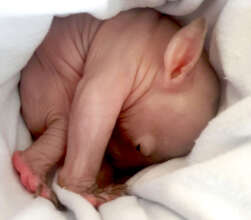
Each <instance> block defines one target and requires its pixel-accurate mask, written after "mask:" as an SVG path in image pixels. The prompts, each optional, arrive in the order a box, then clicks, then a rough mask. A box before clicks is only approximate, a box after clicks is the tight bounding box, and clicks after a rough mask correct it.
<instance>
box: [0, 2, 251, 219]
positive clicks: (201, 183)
mask: <svg viewBox="0 0 251 220" xmlns="http://www.w3.org/2000/svg"><path fill="white" fill-rule="evenodd" d="M146 6H148V7H155V8H157V9H158V10H160V11H162V12H164V13H166V14H170V15H173V16H175V17H176V19H177V20H179V21H180V22H181V23H188V22H189V21H190V20H191V19H193V18H195V17H198V16H202V15H203V16H205V17H206V18H207V20H208V23H209V27H210V30H209V33H208V36H207V45H206V47H207V50H208V51H209V55H210V61H211V63H212V65H213V66H214V68H215V69H216V70H217V72H218V73H219V76H220V78H221V81H222V85H223V87H222V100H221V108H220V113H219V114H218V115H217V117H216V118H215V119H213V120H212V121H211V122H210V123H209V124H208V126H207V127H206V129H205V130H204V131H203V132H202V134H201V135H200V137H199V138H198V140H197V141H196V145H195V147H194V149H193V151H192V152H191V153H190V154H189V155H188V156H187V157H184V158H178V159H173V160H170V161H167V162H165V163H163V164H161V165H158V166H153V167H149V168H147V169H145V170H143V171H142V172H140V173H139V174H137V175H136V176H134V177H133V178H132V179H131V180H130V181H129V185H130V192H131V196H124V197H121V198H119V199H116V200H114V201H112V202H109V203H106V204H104V205H103V206H101V207H100V209H99V211H97V210H95V209H94V208H93V207H92V206H91V205H90V204H89V203H88V202H87V201H86V200H84V199H83V198H82V197H80V196H79V195H76V194H74V193H72V192H69V191H66V190H64V189H62V188H60V187H59V186H57V185H56V184H54V188H55V191H56V193H57V195H58V197H59V199H60V200H61V202H62V203H64V204H65V205H66V206H67V207H68V208H69V210H71V211H68V212H59V211H57V210H56V209H55V208H54V206H53V205H52V204H51V203H50V202H49V201H47V200H45V199H43V198H36V199H34V198H33V197H32V196H31V195H30V194H29V193H27V192H26V191H25V190H24V189H23V187H22V186H21V185H20V183H19V180H18V178H17V176H16V174H15V172H14V170H13V168H12V165H11V161H10V158H11V155H12V153H13V151H14V150H16V149H23V148H24V147H27V146H28V145H29V144H30V143H31V140H30V136H29V133H28V131H27V129H26V127H25V125H24V122H23V121H22V118H21V115H20V113H19V110H20V101H19V96H18V81H19V73H20V70H21V69H22V67H23V66H25V64H26V62H27V61H28V59H29V58H30V57H31V55H32V53H33V52H34V50H35V49H36V47H37V46H38V45H39V44H40V43H41V41H42V40H43V38H44V36H45V35H46V33H47V31H48V29H49V27H50V24H51V21H52V19H53V15H60V16H61V15H64V16H65V15H67V14H71V13H76V12H89V13H91V14H93V15H94V16H97V17H98V18H101V19H105V18H109V17H111V16H114V15H116V14H117V13H118V12H119V11H122V10H126V9H129V8H133V7H146ZM0 30H1V31H0V94H1V96H0V112H1V114H0V219H4V220H9V219H13V220H30V219H33V220H40V219H43V220H51V219H53V220H85V219H88V220H96V219H97V220H99V219H104V220H106V219H107V220H113V219H114V220H117V219H120V220H122V219H126V220H127V219H137V220H144V219H146V220H151V219H158V220H162V219H163V220H164V219H170V220H180V219H193V220H200V219H202V220H217V219H219V220H222V219H228V220H231V219H235V220H236V219H238V220H244V219H251V190H250V189H251V160H250V157H251V156H250V155H251V96H250V95H251V62H250V58H251V1H249V0H238V1H236V0H228V1H227V0H204V1H203V0H193V1H191V0H93V1H83V0H81V1H80V0H71V1H66V0H61V1H57V0H55V1H45V0H44V1H41V0H38V1H30V0H22V1H20V0H19V1H18V0H8V1H4V2H1V4H0Z"/></svg>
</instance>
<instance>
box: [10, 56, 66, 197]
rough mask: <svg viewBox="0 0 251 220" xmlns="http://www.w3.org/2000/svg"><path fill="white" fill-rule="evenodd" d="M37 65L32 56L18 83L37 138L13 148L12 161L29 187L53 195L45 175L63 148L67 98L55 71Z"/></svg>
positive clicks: (25, 110) (28, 123)
mask: <svg viewBox="0 0 251 220" xmlns="http://www.w3.org/2000/svg"><path fill="white" fill-rule="evenodd" d="M38 67H39V62H38V60H37V59H36V58H35V57H33V58H32V59H31V61H30V63H29V64H28V66H27V67H26V69H25V70H24V71H23V73H22V78H21V84H20V95H21V101H22V113H23V117H24V120H25V122H26V125H27V127H28V129H29V130H30V132H31V133H32V135H33V136H35V137H36V140H35V142H34V143H33V144H32V145H31V146H30V147H29V148H27V149H26V150H24V151H16V152H15V153H14V154H13V157H12V162H13V166H14V167H15V169H16V171H17V172H18V174H19V177H20V180H21V182H22V184H23V185H24V187H25V188H26V189H27V190H28V191H30V192H32V193H36V194H39V195H41V196H43V197H46V198H48V199H53V198H52V195H53V194H52V191H51V190H50V187H48V185H47V179H48V178H47V175H48V173H49V172H50V171H51V170H52V168H53V167H55V165H56V164H57V163H58V162H59V161H60V159H61V158H62V157H63V155H64V152H65V145H66V135H67V122H68V118H67V117H68V111H69V106H70V102H69V101H67V100H68V99H67V98H66V95H65V91H64V89H63V86H62V83H61V81H60V80H59V79H58V78H57V77H56V75H53V74H49V73H48V71H46V69H45V68H38Z"/></svg>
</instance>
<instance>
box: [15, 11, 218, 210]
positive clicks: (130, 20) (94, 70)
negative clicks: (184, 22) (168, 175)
mask: <svg viewBox="0 0 251 220" xmlns="http://www.w3.org/2000/svg"><path fill="white" fill-rule="evenodd" d="M205 32H206V25H205V22H204V21H203V20H202V19H198V20H196V21H194V22H192V23H191V24H190V25H188V26H186V27H184V28H182V29H180V27H179V26H178V25H176V24H175V23H174V22H173V21H171V20H170V19H168V18H167V17H166V16H163V15H160V14H159V13H157V12H155V11H153V10H150V9H136V10H131V11H128V12H123V13H120V14H119V15H118V16H116V17H114V18H112V19H109V20H107V21H99V20H97V19H95V18H93V17H91V16H89V15H86V14H78V15H72V16H69V17H66V18H55V19H54V21H53V24H52V26H51V29H50V31H49V33H48V35H47V37H46V38H45V40H44V41H43V43H42V44H41V45H40V47H39V48H38V49H37V50H36V52H35V53H34V55H33V57H32V58H31V60H30V61H29V63H28V64H27V66H26V67H25V68H24V69H23V71H22V76H21V83H20V94H21V102H22V114H23V117H24V120H25V122H26V124H27V126H28V128H29V130H30V132H31V133H32V135H33V137H34V140H35V142H34V143H33V144H32V145H31V146H30V147H29V148H28V149H26V150H25V151H17V152H15V153H14V155H13V164H14V167H15V168H16V170H17V171H18V173H19V174H20V179H21V182H22V183H23V185H24V186H25V187H26V188H27V189H28V190H29V191H31V192H33V193H37V194H39V195H41V196H43V197H46V198H48V199H51V200H55V198H54V194H53V192H52V191H51V188H50V187H49V185H48V184H47V174H48V173H49V172H50V171H51V169H52V168H53V167H54V166H55V165H58V164H60V163H59V162H60V161H61V162H62V161H64V164H63V166H62V168H60V170H59V173H58V183H59V185H61V186H62V187H65V188H67V189H69V190H71V191H73V192H76V193H79V194H81V195H82V196H83V197H85V198H86V199H87V200H89V201H90V202H91V203H92V204H93V205H94V206H98V205H100V204H102V203H103V202H105V201H109V200H112V199H114V198H116V197H117V196H119V195H121V194H123V192H124V188H123V187H122V188H121V187H120V186H117V185H110V184H114V183H117V182H119V181H116V180H115V179H114V176H116V175H114V172H117V173H120V174H121V173H123V170H133V171H136V170H138V168H141V167H145V166H148V165H151V164H154V163H159V162H163V161H166V160H168V159H170V158H174V157H180V156H183V155H186V154H187V153H188V152H189V151H190V150H191V148H192V147H193V145H194V141H195V139H196V138H197V137H198V135H199V134H200V132H201V131H202V129H203V128H204V127H205V126H206V125H207V123H208V121H209V120H210V119H211V118H212V117H214V115H215V114H216V109H217V102H218V95H219V84H218V80H217V78H216V76H215V73H214V71H213V70H212V68H211V67H210V65H209V64H208V61H207V57H206V55H205V54H202V48H203V43H204V38H205ZM201 54H202V55H201ZM104 157H105V158H106V159H104V160H103V158H104ZM63 159H65V160H63ZM102 161H103V163H102ZM114 169H116V170H117V171H114ZM118 170H120V171H119V172H118ZM132 173H133V172H132ZM120 176H122V177H123V175H120ZM125 179H126V178H124V179H123V178H122V180H121V182H123V180H125ZM95 183H97V184H98V185H99V187H106V188H105V189H104V190H103V191H99V190H97V189H96V188H95V187H94V185H95Z"/></svg>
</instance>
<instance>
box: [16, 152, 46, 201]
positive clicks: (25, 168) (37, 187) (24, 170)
mask: <svg viewBox="0 0 251 220" xmlns="http://www.w3.org/2000/svg"><path fill="white" fill-rule="evenodd" d="M12 163H13V166H14V168H15V169H16V171H17V172H18V174H19V177H20V181H21V183H22V184H23V186H24V187H25V188H26V189H27V190H28V191H29V192H31V193H34V194H35V196H39V195H40V196H43V197H45V198H47V199H49V198H50V195H51V190H50V189H49V187H48V186H47V185H46V184H45V183H44V181H43V180H42V179H43V178H42V177H41V176H40V175H38V174H36V173H35V172H34V170H33V168H32V164H30V163H29V162H28V160H27V159H26V158H25V154H24V152H22V151H16V152H14V154H13V156H12Z"/></svg>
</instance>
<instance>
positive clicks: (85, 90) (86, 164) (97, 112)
mask: <svg viewBox="0 0 251 220" xmlns="http://www.w3.org/2000/svg"><path fill="white" fill-rule="evenodd" d="M89 76H90V77H89ZM130 88H131V80H130V77H127V78H126V77H122V78H121V75H120V74H118V72H117V71H114V72H110V73H107V72H104V71H102V72H101V71H100V72H99V71H98V73H95V72H94V73H92V74H91V75H87V76H85V77H84V78H83V79H82V80H81V81H80V82H79V85H78V87H77V90H76V93H75V96H74V100H73V104H72V109H71V114H70V122H69V133H68V145H67V154H66V158H65V163H64V167H63V168H62V170H61V172H60V173H59V180H58V181H59V185H61V186H62V187H65V188H67V189H69V190H71V191H74V192H76V193H79V194H81V195H82V196H84V197H85V198H86V199H88V200H89V201H90V202H91V203H92V204H93V205H95V206H96V205H98V204H100V203H102V202H104V201H103V200H104V199H105V200H110V199H113V198H111V197H109V196H107V197H105V196H102V198H100V197H98V196H97V195H95V194H93V192H94V191H96V190H93V185H95V184H96V178H97V174H98V172H99V170H100V167H101V164H102V160H103V157H104V153H105V150H106V147H107V144H108V141H109V139H110V137H111V135H112V132H113V129H114V126H115V123H116V120H117V118H118V116H119V113H120V111H121V108H122V105H123V103H124V100H125V99H126V97H127V96H128V94H129V92H130Z"/></svg>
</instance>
